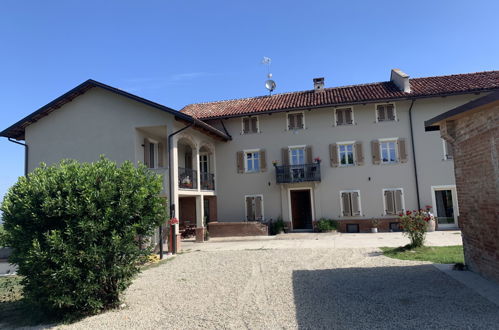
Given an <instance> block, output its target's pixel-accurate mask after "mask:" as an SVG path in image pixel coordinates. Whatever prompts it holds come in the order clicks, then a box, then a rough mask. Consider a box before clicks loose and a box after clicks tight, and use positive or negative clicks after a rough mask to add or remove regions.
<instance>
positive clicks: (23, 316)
mask: <svg viewBox="0 0 499 330" xmlns="http://www.w3.org/2000/svg"><path fill="white" fill-rule="evenodd" d="M21 280H22V277H21V276H16V275H12V276H2V277H0V327H6V326H7V327H23V326H32V325H38V324H48V323H53V322H54V319H49V318H48V317H47V316H46V315H44V314H43V313H42V312H41V311H40V310H38V309H37V308H35V307H34V306H32V305H30V304H28V303H27V302H26V301H25V300H24V299H23V293H22V290H23V287H22V284H21Z"/></svg>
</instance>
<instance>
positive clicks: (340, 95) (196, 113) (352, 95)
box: [181, 71, 499, 119]
mask: <svg viewBox="0 0 499 330" xmlns="http://www.w3.org/2000/svg"><path fill="white" fill-rule="evenodd" d="M410 82H411V93H404V92H402V91H400V90H399V89H398V88H397V86H395V85H394V84H393V83H392V82H390V81H385V82H379V83H371V84H362V85H352V86H343V87H334V88H325V89H324V91H323V92H315V91H314V90H308V91H303V92H292V93H284V94H275V95H272V96H258V97H251V98H244V99H236V100H227V101H217V102H207V103H196V104H190V105H187V106H185V107H184V108H183V109H182V110H181V111H182V112H184V113H186V114H189V115H191V116H193V117H196V118H199V119H210V118H219V117H237V116H241V115H245V114H253V113H259V112H270V111H279V110H292V109H299V108H309V107H311V108H313V107H321V106H329V105H342V104H345V105H346V104H353V103H362V102H375V101H385V100H396V99H405V98H421V97H430V96H439V95H452V94H461V93H469V92H477V91H484V90H494V89H499V71H486V72H476V73H467V74H456V75H449V76H437V77H426V78H413V79H410Z"/></svg>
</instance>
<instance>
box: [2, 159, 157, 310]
mask: <svg viewBox="0 0 499 330" xmlns="http://www.w3.org/2000/svg"><path fill="white" fill-rule="evenodd" d="M161 185H162V181H161V179H160V177H159V176H158V175H156V174H153V173H152V172H151V171H149V170H148V169H147V168H146V167H145V166H143V165H140V166H138V167H135V166H134V165H133V164H132V163H130V162H125V163H123V164H122V165H121V166H117V165H116V164H115V163H113V162H111V161H109V160H107V159H105V158H103V157H101V159H100V160H99V161H97V162H95V163H78V162H76V161H73V160H64V161H62V162H60V163H59V164H56V165H53V166H46V165H44V164H42V165H41V166H40V167H39V168H37V169H36V170H35V171H34V172H32V173H30V174H29V175H28V177H27V178H26V177H21V178H20V179H19V181H18V182H17V183H16V184H15V185H14V186H13V187H11V188H10V190H9V191H8V193H7V194H6V196H5V198H4V201H3V203H2V205H1V207H0V209H1V210H2V211H3V220H4V228H5V232H6V234H5V238H4V240H5V243H6V245H7V246H10V247H12V248H13V249H14V251H13V254H12V256H11V258H10V261H11V262H13V263H15V264H17V265H18V273H19V274H20V275H22V276H23V277H24V279H23V281H22V283H23V285H24V296H25V298H26V299H27V300H28V301H30V302H33V303H35V304H38V305H39V306H40V307H42V308H43V309H44V310H49V311H52V312H57V313H58V314H61V313H63V314H68V313H69V314H77V315H88V314H93V313H97V312H99V311H101V310H103V309H107V308H113V307H116V306H117V305H118V304H119V299H120V294H121V293H122V292H123V291H124V290H125V289H126V288H127V287H128V286H129V285H130V283H131V281H132V279H133V277H134V276H135V275H136V274H137V273H138V272H139V271H140V268H139V265H140V263H141V261H143V260H144V258H145V256H146V255H148V254H150V253H151V247H147V248H144V247H143V244H141V243H140V242H139V241H141V240H140V239H139V238H140V237H148V236H151V235H153V232H154V229H155V228H156V227H157V226H159V225H160V224H161V223H164V222H165V221H166V217H167V214H166V209H165V207H164V201H163V200H162V198H161V197H159V193H160V191H161Z"/></svg>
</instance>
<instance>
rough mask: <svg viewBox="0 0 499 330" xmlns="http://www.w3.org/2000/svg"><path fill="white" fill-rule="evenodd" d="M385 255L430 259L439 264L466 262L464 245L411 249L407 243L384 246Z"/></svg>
mask: <svg viewBox="0 0 499 330" xmlns="http://www.w3.org/2000/svg"><path fill="white" fill-rule="evenodd" d="M381 250H382V251H383V255H385V256H387V257H390V258H394V259H400V260H417V261H430V262H433V263H437V264H455V263H459V262H460V263H464V254H463V247H462V246H461V245H452V246H423V247H420V248H415V249H411V248H409V247H408V246H407V245H406V246H402V247H398V248H390V247H382V248H381Z"/></svg>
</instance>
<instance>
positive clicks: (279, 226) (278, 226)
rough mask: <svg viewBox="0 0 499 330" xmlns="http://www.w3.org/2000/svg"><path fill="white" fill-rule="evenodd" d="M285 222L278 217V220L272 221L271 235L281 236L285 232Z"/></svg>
mask: <svg viewBox="0 0 499 330" xmlns="http://www.w3.org/2000/svg"><path fill="white" fill-rule="evenodd" d="M284 227H285V225H284V221H283V220H282V218H281V217H278V218H277V220H275V221H273V220H272V219H271V220H270V222H269V234H270V235H277V234H281V233H282V232H283V231H284Z"/></svg>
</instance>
